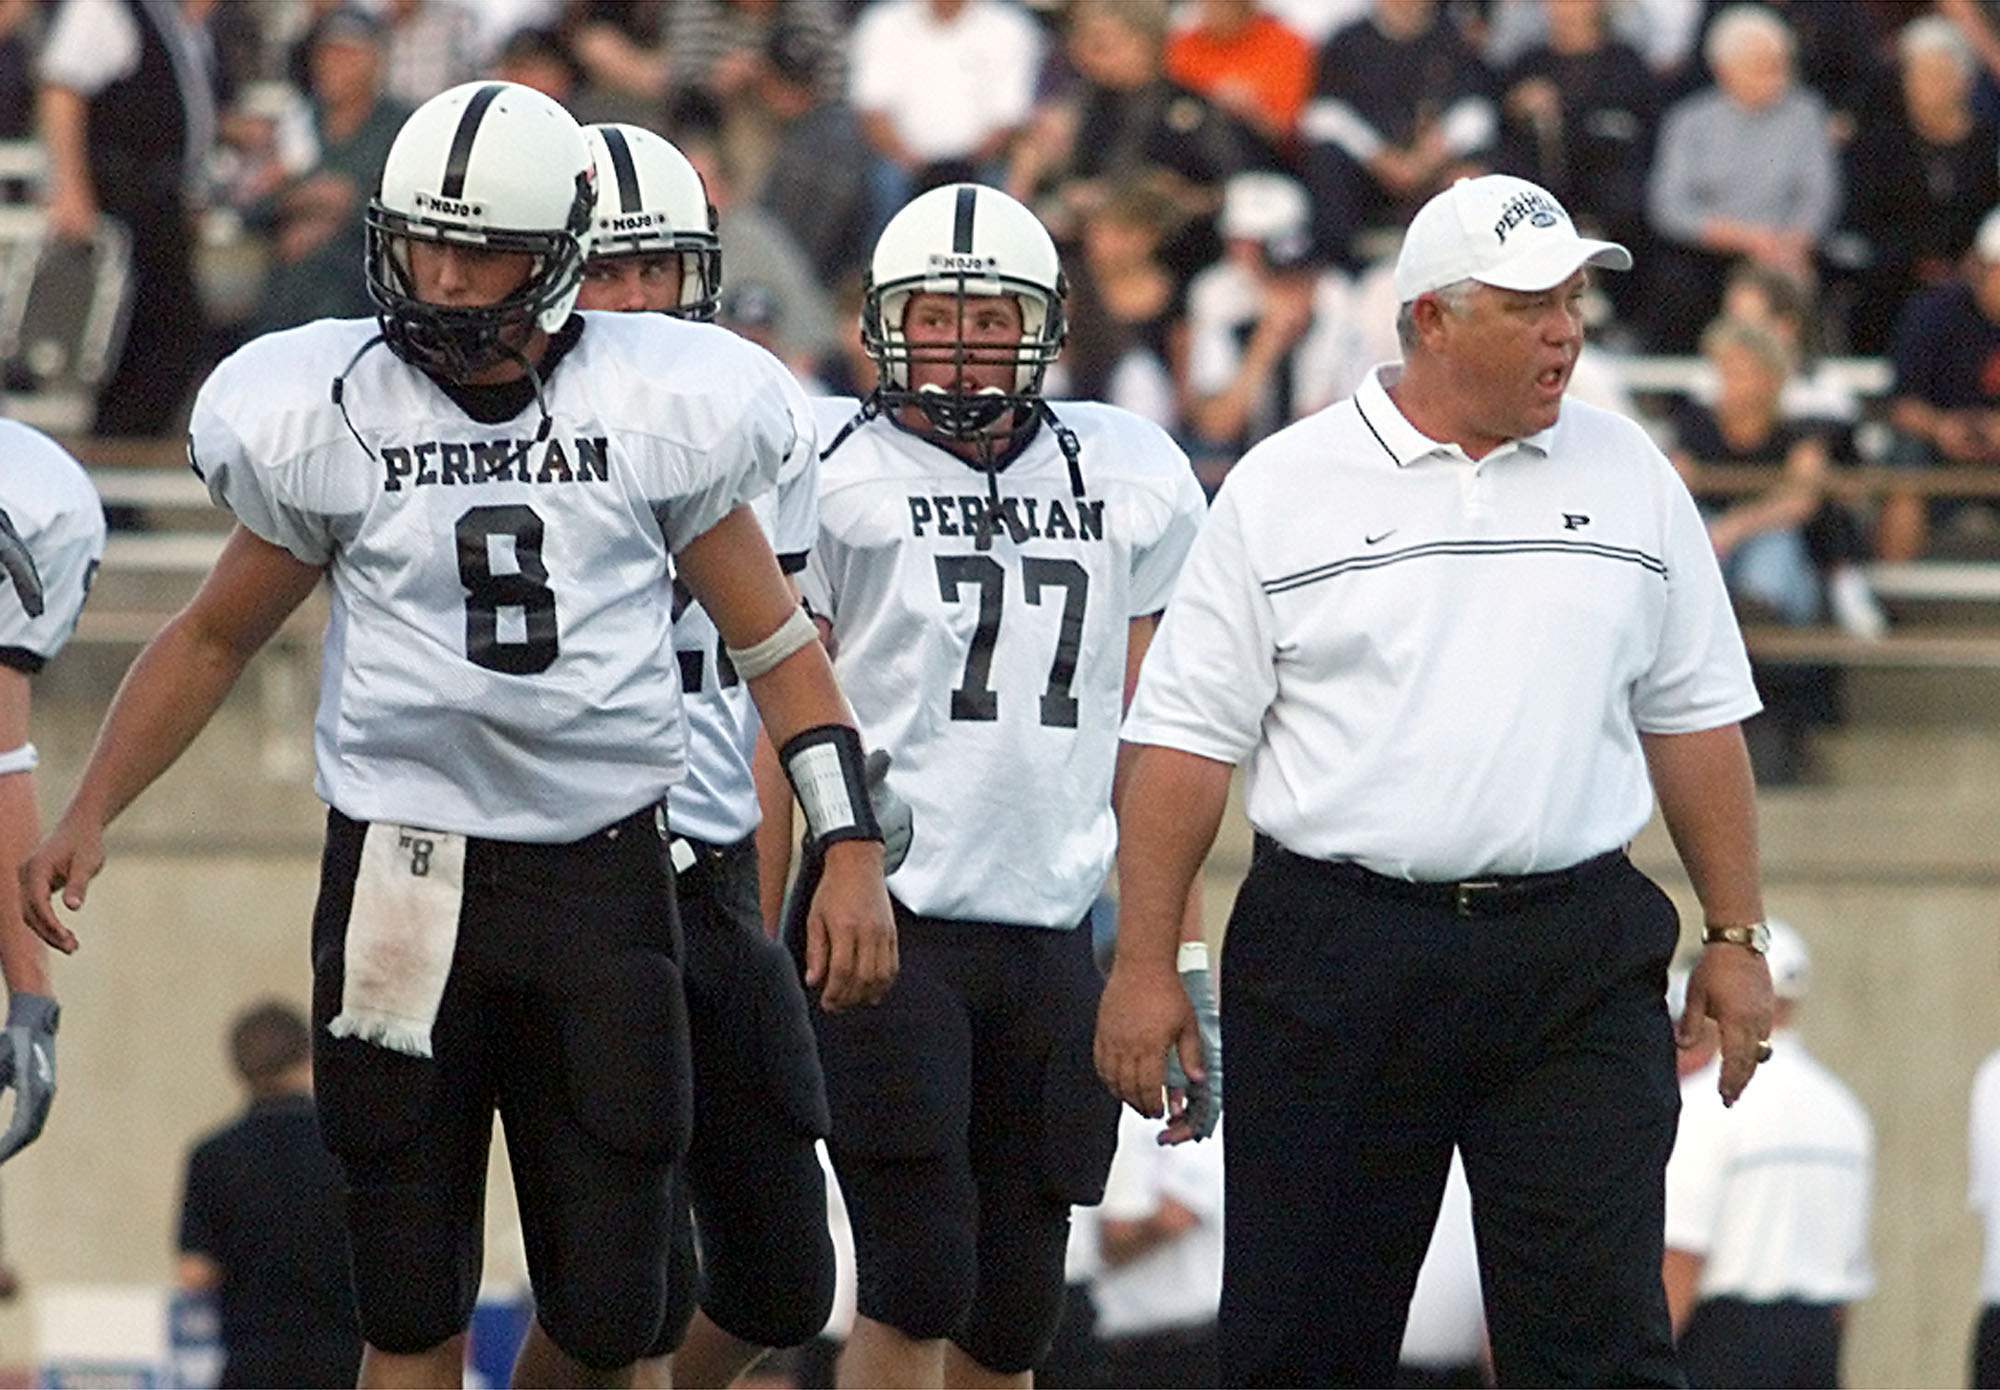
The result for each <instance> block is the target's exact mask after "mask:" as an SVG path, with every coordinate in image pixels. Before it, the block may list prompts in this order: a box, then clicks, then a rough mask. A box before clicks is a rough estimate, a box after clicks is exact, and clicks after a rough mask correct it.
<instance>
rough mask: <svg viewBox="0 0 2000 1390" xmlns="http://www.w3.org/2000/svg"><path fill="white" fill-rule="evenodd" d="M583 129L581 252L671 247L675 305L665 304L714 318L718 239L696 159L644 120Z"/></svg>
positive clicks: (594, 254) (607, 255)
mask: <svg viewBox="0 0 2000 1390" xmlns="http://www.w3.org/2000/svg"><path fill="white" fill-rule="evenodd" d="M583 133H584V135H585V136H586V137H587V138H588V139H589V141H590V154H591V158H592V160H593V161H595V163H596V166H597V215H596V218H595V220H594V221H593V222H592V225H591V229H590V244H589V245H588V247H586V248H585V254H586V256H587V258H588V259H590V260H599V259H605V260H609V259H611V258H614V257H618V256H648V255H660V254H663V253H677V254H678V255H679V256H680V261H681V298H680V307H679V308H678V309H675V310H670V311H669V312H671V313H672V314H673V315H674V317H675V318H684V319H700V320H702V321H703V322H706V321H707V320H709V319H712V318H714V317H715V310H716V304H717V302H718V301H719V300H720V298H721V295H722V243H721V242H720V241H719V240H718V239H717V238H716V235H715V206H714V204H712V203H710V202H709V201H708V190H707V189H706V188H704V187H703V186H702V182H701V175H700V174H698V173H696V172H695V167H694V165H692V164H690V163H688V158H687V156H686V155H684V154H682V153H681V152H680V150H679V149H677V148H675V146H674V144H673V143H672V142H671V141H669V140H665V139H663V138H661V137H660V136H658V135H655V134H654V133H653V132H652V131H650V130H647V129H646V128H645V127H644V126H636V125H617V124H613V123H609V122H607V123H605V124H602V125H590V126H585V127H584V128H583Z"/></svg>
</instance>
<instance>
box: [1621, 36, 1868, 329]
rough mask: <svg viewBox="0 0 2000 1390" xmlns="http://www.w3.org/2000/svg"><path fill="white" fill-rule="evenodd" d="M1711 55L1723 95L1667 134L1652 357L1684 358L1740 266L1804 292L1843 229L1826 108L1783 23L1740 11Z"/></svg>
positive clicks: (1700, 105)
mask: <svg viewBox="0 0 2000 1390" xmlns="http://www.w3.org/2000/svg"><path fill="white" fill-rule="evenodd" d="M1704 51H1705V52H1706V54H1707V57H1708V63H1709V67H1710V68H1711V69H1712V70H1713V71H1714V73H1715V85H1714V86H1713V87H1711V88H1708V89H1705V90H1703V91H1700V92H1697V93H1695V94H1694V95H1693V96H1690V97H1686V98H1684V99H1682V100H1681V101H1679V102H1677V103H1676V104H1675V105H1674V106H1673V107H1672V108H1671V109H1670V110H1669V111H1668V112H1667V114H1666V118H1665V120H1664V121H1663V122H1662V124H1661V127H1660V139H1659V145H1658V148H1657V149H1656V151H1655V153H1654V164H1653V175H1652V180H1651V183H1650V185H1649V186H1648V189H1647V213H1648V217H1649V218H1650V220H1651V222H1652V226H1653V230H1654V232H1655V233H1657V235H1658V236H1659V237H1660V239H1661V242H1662V245H1661V247H1660V248H1659V249H1658V250H1657V251H1656V252H1655V254H1654V256H1653V261H1652V264H1653V274H1652V275H1651V277H1650V278H1649V281H1648V284H1649V286H1650V287H1651V288H1650V291H1649V296H1648V298H1649V302H1650V304H1651V306H1652V309H1653V329H1652V338H1653V346H1654V347H1655V348H1656V349H1657V350H1660V351H1667V352H1684V351H1686V350H1687V348H1688V347H1689V345H1690V344H1691V343H1692V342H1693V340H1694V337H1695V335H1696V333H1697V331H1698V329H1699V327H1700V325H1701V324H1702V323H1704V322H1706V321H1707V319H1709V318H1710V317H1712V316H1713V315H1714V313H1715V310H1716V306H1717V305H1718V303H1719V302H1720V300H1721V296H1722V282H1723V277H1724V275H1725V274H1726V273H1727V270H1728V266H1729V263H1730V262H1731V261H1733V260H1735V259H1737V258H1738V257H1742V258H1746V259H1748V260H1751V261H1754V262H1756V263H1757V264H1759V265H1766V266H1771V267H1773V268H1775V269H1778V270H1781V271H1784V272H1785V273H1787V274H1789V275H1792V276H1795V277H1797V278H1799V279H1801V280H1804V279H1806V278H1808V277H1810V276H1811V275H1813V274H1814V273H1815V271H1814V260H1815V254H1816V252H1817V251H1818V249H1819V246H1820V242H1821V239H1822V238H1824V237H1825V235H1826V233H1827V231H1828V230H1829V228H1831V226H1832V225H1833V218H1834V214H1835V212H1836V210H1837V208H1838V204H1839V200H1840V174H1839V169H1838V167H1837V165H1836V162H1835V158H1834V149H1833V143H1832V140H1831V138H1830V136H1829V135H1828V133H1827V113H1826V105H1825V103H1824V102H1822V101H1821V100H1820V98H1819V96H1818V94H1817V93H1814V92H1812V91H1810V90H1807V89H1805V88H1802V87H1800V86H1798V85H1796V84H1795V83H1794V82H1793V80H1792V38H1791V31H1790V30H1789V29H1787V28H1786V27H1785V24H1784V21H1783V20H1781V19H1779V18H1778V17H1777V16H1776V15H1774V14H1773V13H1772V12H1771V11H1769V10H1766V9H1763V8H1761V7H1759V6H1756V5H1731V6H1730V7H1729V8H1728V9H1727V10H1726V11H1724V12H1723V14H1722V15H1721V16H1720V17H1719V18H1718V19H1717V20H1716V22H1715V25H1714V27H1713V28H1711V29H1710V30H1709V34H1708V40H1707V43H1706V45H1705V49H1704Z"/></svg>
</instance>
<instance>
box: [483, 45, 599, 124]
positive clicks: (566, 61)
mask: <svg viewBox="0 0 2000 1390" xmlns="http://www.w3.org/2000/svg"><path fill="white" fill-rule="evenodd" d="M491 75H492V76H494V77H497V78H499V79H500V80H501V81H503V82H518V83H520V84H521V85H522V86H523V87H532V88H534V89H535V90H536V91H538V92H540V93H541V94H542V95H543V96H545V97H548V98H549V99H550V100H551V101H557V102H560V103H562V104H563V105H564V106H568V105H569V104H570V103H571V102H572V101H575V100H576V94H577V89H578V88H579V87H580V86H581V85H582V83H583V69H581V68H580V67H578V66H577V63H576V59H575V58H574V57H572V56H571V55H570V51H569V45H568V44H566V43H564V42H563V37H562V35H561V34H559V33H557V32H556V31H555V30H554V29H544V28H538V27H531V28H527V29H516V30H515V31H514V32H513V33H511V34H509V35H508V36H507V39H506V42H504V43H502V44H501V45H500V51H499V52H498V53H496V54H495V55H494V56H493V64H492V69H491Z"/></svg>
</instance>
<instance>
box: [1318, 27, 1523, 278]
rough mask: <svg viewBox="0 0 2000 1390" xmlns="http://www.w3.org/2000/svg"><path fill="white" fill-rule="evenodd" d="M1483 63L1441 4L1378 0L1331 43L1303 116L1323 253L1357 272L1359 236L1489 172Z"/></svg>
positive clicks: (1402, 219)
mask: <svg viewBox="0 0 2000 1390" xmlns="http://www.w3.org/2000/svg"><path fill="white" fill-rule="evenodd" d="M1492 97H1493V93H1492V81H1491V77H1490V74H1488V72H1487V71H1486V66H1485V64H1484V63H1483V62H1481V61H1480V59H1479V56H1478V55H1477V54H1476V53H1474V52H1473V50H1472V49H1471V47H1469V46H1468V45H1467V43H1466V42H1465V40H1464V38H1463V37H1462V36H1461V35H1460V34H1459V32H1458V30H1457V28H1456V27H1455V26H1454V25H1453V23H1452V21H1451V19H1450V18H1449V17H1448V15H1447V14H1446V12H1445V8H1444V7H1443V6H1442V5H1440V4H1438V3H1437V0H1375V6H1374V8H1373V10H1372V11H1371V12H1370V13H1369V16H1368V18H1367V19H1365V20H1361V21H1359V22H1357V23H1354V24H1350V25H1349V26H1347V27H1346V28H1345V29H1342V30H1341V31H1340V32H1339V33H1337V34H1335V35H1334V36H1333V37H1332V38H1331V39H1329V40H1328V41H1327V45H1326V47H1325V48H1324V49H1322V50H1321V51H1320V55H1319V79H1318V83H1317V85H1316V86H1315V88H1314V90H1313V98H1312V101H1311V103H1310V104H1309V105H1308V106H1307V107H1306V113H1305V117H1304V119H1303V121H1302V122H1301V130H1302V132H1303V134H1304V137H1305V141H1306V155H1305V163H1304V169H1303V171H1304V175H1305V181H1306V187H1307V188H1308V189H1309V190H1310V191H1311V193H1312V205H1313V217H1314V222H1315V227H1316V233H1317V237H1318V242H1319V246H1320V248H1321V250H1322V251H1323V252H1324V253H1325V254H1326V255H1327V256H1328V257H1329V258H1330V259H1331V260H1332V261H1333V262H1334V264H1336V265H1338V266H1340V267H1341V268H1343V269H1347V270H1355V269H1358V268H1359V266H1360V264H1361V260H1362V252H1361V250H1360V249H1359V248H1357V247H1356V245H1355V237H1356V235H1357V234H1358V233H1360V232H1361V231H1363V230H1364V229H1366V228H1369V227H1374V226H1383V225H1389V224H1394V225H1398V226H1400V225H1402V224H1403V223H1406V222H1408V221H1409V218H1410V215H1411V214H1412V213H1414V212H1415V211H1416V209H1417V208H1418V207H1419V206H1420V205H1421V204H1422V203H1423V202H1424V200H1426V199H1427V198H1429V197H1430V196H1431V195H1432V194H1433V193H1435V192H1437V191H1438V190H1439V189H1441V188H1443V187H1444V186H1445V185H1447V184H1449V183H1450V182H1451V181H1452V180H1453V179H1455V178H1457V177H1459V176H1460V175H1462V174H1467V173H1479V172H1482V171H1483V167H1484V164H1485V162H1486V160H1487V159H1488V158H1489V156H1490V155H1491V153H1492V148H1493V143H1494V138H1495V135H1496V133H1497V129H1498V119H1497V117H1496V115H1495V111H1494V106H1493V99H1492Z"/></svg>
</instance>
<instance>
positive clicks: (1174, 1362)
mask: <svg viewBox="0 0 2000 1390" xmlns="http://www.w3.org/2000/svg"><path fill="white" fill-rule="evenodd" d="M1162 1127H1163V1125H1162V1122H1161V1121H1159V1120H1149V1119H1147V1118H1146V1117H1145V1116H1144V1115H1141V1114H1140V1113H1139V1112H1138V1111H1136V1110H1134V1109H1132V1108H1131V1107H1130V1106H1126V1107H1125V1108H1124V1109H1123V1111H1122V1112H1121V1114H1120V1116H1119V1120H1118V1150H1117V1153H1116V1155H1115V1156H1114V1157H1113V1158H1112V1160H1111V1172H1110V1174H1109V1175H1108V1176H1107V1177H1106V1179H1105V1183H1104V1201H1103V1202H1102V1203H1101V1204H1100V1205H1099V1207H1098V1209H1097V1250H1098V1256H1099V1259H1100V1261H1101V1263H1100V1264H1099V1267H1098V1272H1097V1278H1096V1280H1095V1282H1094V1283H1093V1284H1092V1286H1091V1298H1092V1300H1093V1302H1094V1303H1095V1304H1096V1307H1097V1335H1098V1340H1099V1347H1100V1351H1101V1354H1102V1356H1103V1365H1104V1379H1103V1380H1102V1381H1101V1382H1100V1383H1101V1384H1103V1385H1107V1386H1135V1387H1144V1386H1207V1385H1216V1384H1218V1383H1220V1382H1219V1381H1218V1380H1217V1376H1218V1374H1219V1371H1218V1369H1217V1366H1216V1358H1215V1315H1216V1309H1217V1307H1218V1305H1219V1304H1220V1302H1221V1298H1222V1225H1223V1220H1224V1216H1223V1206H1222V1164H1223V1134H1222V1131H1221V1130H1220V1129H1218V1130H1217V1131H1216V1132H1215V1134H1214V1135H1213V1136H1211V1137H1210V1138H1208V1139H1204V1140H1202V1141H1201V1142H1199V1143H1187V1144H1162V1143H1160V1142H1159V1135H1160V1130H1161V1128H1162Z"/></svg>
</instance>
